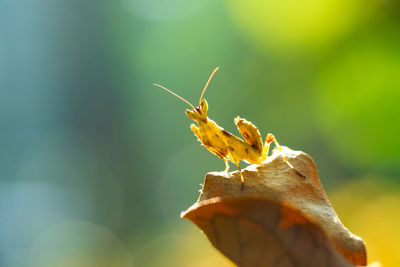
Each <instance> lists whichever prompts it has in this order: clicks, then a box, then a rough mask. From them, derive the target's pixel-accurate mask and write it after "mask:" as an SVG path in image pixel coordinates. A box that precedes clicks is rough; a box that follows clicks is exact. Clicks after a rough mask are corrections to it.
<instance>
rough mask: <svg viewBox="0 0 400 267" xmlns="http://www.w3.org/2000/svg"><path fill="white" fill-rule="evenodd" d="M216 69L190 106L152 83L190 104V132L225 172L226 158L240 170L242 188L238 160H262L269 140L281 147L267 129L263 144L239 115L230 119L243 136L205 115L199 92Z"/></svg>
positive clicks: (206, 109) (205, 108) (287, 162)
mask: <svg viewBox="0 0 400 267" xmlns="http://www.w3.org/2000/svg"><path fill="white" fill-rule="evenodd" d="M218 69H219V68H218V67H217V68H216V69H214V71H213V72H212V73H211V75H210V77H209V78H208V81H207V83H206V85H205V87H204V89H203V91H202V93H201V95H200V100H199V105H198V106H197V107H195V106H193V105H192V104H191V103H190V102H189V101H187V100H186V99H184V98H183V97H181V96H179V95H177V94H176V93H174V92H172V91H171V90H169V89H167V88H165V87H164V86H161V85H159V84H156V83H155V84H154V85H155V86H158V87H160V88H162V89H164V90H165V91H167V92H169V93H171V94H173V95H174V96H176V97H177V98H179V99H181V100H183V101H184V102H186V103H187V104H188V105H189V106H190V107H191V108H192V109H186V115H187V116H188V117H189V118H190V119H192V120H193V121H195V122H197V125H196V124H192V125H190V129H191V130H192V131H193V132H194V134H195V135H196V136H197V138H198V139H199V141H200V142H201V143H202V144H203V145H204V147H206V148H207V149H208V150H209V151H210V152H211V153H213V154H215V155H217V156H218V157H220V158H221V159H223V160H224V161H225V166H226V168H225V172H228V171H229V163H228V161H231V162H233V163H234V164H235V165H236V167H237V169H238V170H239V172H240V178H241V184H242V189H243V188H244V178H243V173H242V170H241V168H240V166H239V162H240V161H241V160H243V161H246V162H248V163H251V164H261V163H262V162H263V161H265V160H266V158H267V156H268V151H269V147H270V144H271V143H272V142H274V144H275V146H276V147H277V148H278V149H279V151H281V152H282V148H281V146H280V145H279V143H278V141H277V140H276V138H275V136H274V135H273V134H271V133H269V134H267V136H266V138H265V142H264V145H263V143H262V138H261V134H260V132H259V131H258V129H257V127H256V126H255V125H254V124H252V123H251V122H249V121H247V120H245V119H243V118H240V117H239V116H237V117H236V118H235V119H234V122H235V124H236V127H237V128H238V130H239V132H240V134H241V135H242V137H243V138H244V140H242V139H240V138H239V137H237V136H235V135H233V134H231V133H229V132H228V131H226V130H224V129H223V128H222V127H221V126H219V125H218V124H216V123H215V122H214V121H213V120H211V119H210V118H208V116H207V112H208V103H207V101H206V100H205V99H203V96H204V93H205V91H206V89H207V87H208V84H209V83H210V81H211V79H212V77H213V76H214V74H215V72H217V70H218ZM282 159H283V161H284V162H285V163H286V164H287V165H288V166H289V167H290V169H292V170H293V171H294V172H295V173H296V174H297V175H299V176H300V177H302V178H305V176H304V175H302V174H301V173H299V172H298V171H297V170H296V169H295V168H294V167H293V165H292V164H291V163H290V162H289V161H288V159H287V156H286V155H284V154H282Z"/></svg>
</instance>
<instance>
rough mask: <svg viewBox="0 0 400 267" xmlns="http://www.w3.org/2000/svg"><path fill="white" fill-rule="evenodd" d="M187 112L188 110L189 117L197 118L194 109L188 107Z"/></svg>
mask: <svg viewBox="0 0 400 267" xmlns="http://www.w3.org/2000/svg"><path fill="white" fill-rule="evenodd" d="M185 112H186V115H187V116H188V117H189V119H192V120H196V114H195V113H194V112H193V111H191V110H190V109H187V110H185Z"/></svg>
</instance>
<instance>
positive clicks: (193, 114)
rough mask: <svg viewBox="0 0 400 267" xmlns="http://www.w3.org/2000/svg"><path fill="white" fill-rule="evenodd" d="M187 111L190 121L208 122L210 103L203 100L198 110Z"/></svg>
mask: <svg viewBox="0 0 400 267" xmlns="http://www.w3.org/2000/svg"><path fill="white" fill-rule="evenodd" d="M185 111H186V115H187V116H188V117H189V119H192V120H194V121H197V122H198V121H207V111H208V103H207V101H206V100H205V99H203V101H202V102H201V103H200V105H199V106H198V107H197V108H194V109H193V110H190V109H187V110H185Z"/></svg>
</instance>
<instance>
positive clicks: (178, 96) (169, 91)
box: [153, 83, 196, 109]
mask: <svg viewBox="0 0 400 267" xmlns="http://www.w3.org/2000/svg"><path fill="white" fill-rule="evenodd" d="M153 84H154V85H155V86H158V87H160V88H161V89H164V90H165V91H167V92H168V93H171V94H173V95H174V96H176V97H177V98H179V99H181V100H183V101H185V102H186V103H187V104H189V106H191V107H192V108H193V109H196V108H195V107H194V106H193V105H192V104H191V103H190V102H189V101H187V100H186V99H184V98H183V97H181V96H180V95H178V94H175V93H174V92H172V91H171V90H169V89H167V88H165V87H164V86H162V85H159V84H157V83H153Z"/></svg>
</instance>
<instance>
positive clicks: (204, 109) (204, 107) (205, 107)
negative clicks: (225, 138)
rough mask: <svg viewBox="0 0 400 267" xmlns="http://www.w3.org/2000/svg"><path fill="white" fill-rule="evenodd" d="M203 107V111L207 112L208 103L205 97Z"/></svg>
mask: <svg viewBox="0 0 400 267" xmlns="http://www.w3.org/2000/svg"><path fill="white" fill-rule="evenodd" d="M201 107H202V109H203V111H204V112H205V113H207V111H208V103H207V101H206V100H205V99H203V101H202V102H201Z"/></svg>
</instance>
